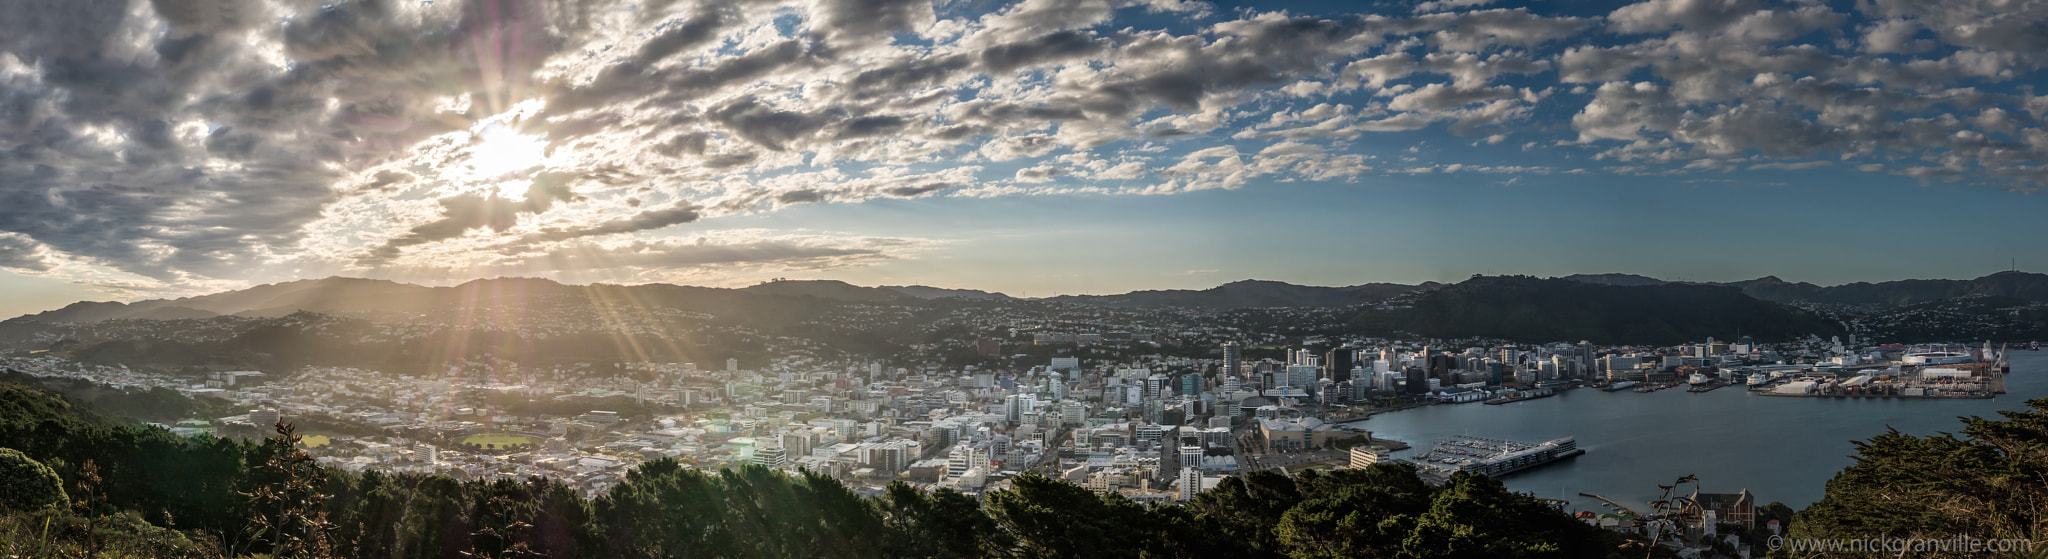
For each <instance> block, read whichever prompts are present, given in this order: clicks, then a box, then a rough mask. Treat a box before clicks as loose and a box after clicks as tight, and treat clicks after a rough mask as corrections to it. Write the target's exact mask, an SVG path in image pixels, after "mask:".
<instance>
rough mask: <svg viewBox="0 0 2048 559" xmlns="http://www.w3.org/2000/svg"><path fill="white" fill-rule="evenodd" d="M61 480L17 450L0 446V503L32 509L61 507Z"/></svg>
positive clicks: (1, 505)
mask: <svg viewBox="0 0 2048 559" xmlns="http://www.w3.org/2000/svg"><path fill="white" fill-rule="evenodd" d="M67 500H68V498H67V497H65V496H64V480H62V479H59V478H58V477H57V472H55V471H52V470H51V469H50V467H49V466H44V465H43V463H42V462H37V461H35V459H33V458H29V457H28V455H26V454H22V453H21V451H18V450H14V449H11V448H0V507H4V508H9V509H14V510H20V511H33V510H39V509H45V508H56V507H63V506H64V503H65V502H66V501H67Z"/></svg>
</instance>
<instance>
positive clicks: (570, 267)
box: [520, 236, 921, 272]
mask: <svg viewBox="0 0 2048 559" xmlns="http://www.w3.org/2000/svg"><path fill="white" fill-rule="evenodd" d="M919 244H921V243H920V242H918V241H915V240H909V239H892V238H867V239H859V240H856V241H854V242H845V241H843V240H828V239H822V238H817V237H803V236H790V237H770V238H761V239H746V240H730V241H716V240H712V239H710V238H706V237H699V238H697V239H696V240H694V241H687V242H685V241H638V242H632V243H627V244H622V245H616V246H601V245H579V246H569V247H563V248H559V249H555V250H552V251H549V252H547V253H546V254H542V255H538V256H534V257H530V258H528V259H527V260H526V263H525V264H523V265H521V266H520V267H521V268H523V269H527V270H532V271H540V272H550V271H577V270H606V269H614V268H624V269H631V270H641V271H644V270H660V269H675V268H683V269H689V268H732V267H747V268H758V267H773V268H775V269H780V270H830V269H838V268H845V267H849V266H858V265H865V264H871V263H873V262H874V261H877V260H886V259H890V258H894V257H895V256H894V255H893V254H892V251H898V250H908V249H911V248H913V247H915V246H917V245H919Z"/></svg>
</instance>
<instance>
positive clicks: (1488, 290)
mask: <svg viewBox="0 0 2048 559" xmlns="http://www.w3.org/2000/svg"><path fill="white" fill-rule="evenodd" d="M1350 323H1351V325H1352V326H1353V327H1354V328H1356V329H1357V330H1358V331H1360V332H1363V333H1366V334H1369V335H1381V336H1395V335H1400V334H1402V333H1406V334H1412V335H1420V336H1426V337H1438V338H1458V337H1473V336H1477V337H1491V338H1503V339H1511V340H1521V341H1527V342H1550V341H1558V340H1589V341H1592V342H1594V343H1600V344H1675V343H1683V342H1686V341H1697V340H1702V339H1706V338H1707V337H1709V336H1721V337H1724V338H1725V337H1728V336H1732V335H1734V334H1736V333H1738V332H1739V333H1741V334H1744V335H1749V336H1753V337H1755V338H1756V339H1758V340H1764V341H1779V340H1787V339H1792V338H1796V337H1802V336H1805V335H1808V334H1814V335H1819V336H1823V337H1825V336H1830V335H1835V334H1836V333H1838V332H1840V328H1841V326H1840V325H1839V324H1837V323H1835V322H1833V321H1830V320H1827V319H1824V318H1822V317H1820V316H1817V315H1814V314H1812V313H1809V312H1806V311H1803V310H1800V309H1797V308H1793V307H1790V306H1787V305H1784V304H1780V303H1774V302H1770V301H1763V300H1759V299H1756V298H1753V297H1750V296H1748V295H1744V294H1743V293H1742V291H1741V290H1740V289H1737V288H1734V287H1724V286H1710V285H1689V284H1660V285H1609V284H1599V283H1589V282H1584V281H1576V280H1570V279H1542V278H1533V277H1527V276H1479V277H1474V278H1472V279H1469V280H1466V281H1464V282H1460V283H1457V284H1454V285H1450V286H1446V287H1443V288H1440V289H1435V290H1431V291H1427V292H1422V293H1419V294H1417V295H1415V296H1413V297H1412V298H1409V299H1406V300H1400V301H1396V302H1392V303H1389V304H1386V305H1380V306H1375V307H1369V308H1366V309H1364V310H1362V311H1360V312H1359V313H1358V314H1357V315H1355V316H1353V317H1352V318H1351V320H1350Z"/></svg>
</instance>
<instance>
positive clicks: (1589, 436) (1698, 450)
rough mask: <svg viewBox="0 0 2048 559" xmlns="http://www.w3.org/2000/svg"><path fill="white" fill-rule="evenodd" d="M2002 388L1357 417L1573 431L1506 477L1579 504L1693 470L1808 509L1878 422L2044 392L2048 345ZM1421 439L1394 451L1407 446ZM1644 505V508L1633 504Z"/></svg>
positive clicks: (1658, 397)
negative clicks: (1566, 443)
mask: <svg viewBox="0 0 2048 559" xmlns="http://www.w3.org/2000/svg"><path fill="white" fill-rule="evenodd" d="M2011 355H2012V358H2011V359H2010V361H2011V363H2012V370H2013V373H2012V374H2010V375H2007V376H2006V378H2005V381H2006V390H2007V393H2006V394H2001V395H1999V396H1998V397H1997V398H1994V399H1988V400H1970V399H1955V400H1951V399H1892V398H1861V399H1859V398H1769V397H1763V396H1761V395H1756V394H1750V393H1749V392H1748V391H1745V390H1715V391H1711V392H1702V393H1692V392H1686V391H1683V390H1662V391H1656V392H1649V393H1637V392H1632V391H1619V392H1602V391H1599V390H1592V389H1575V390H1567V391H1564V392H1562V393H1560V394H1558V395H1557V396H1554V397H1550V398H1541V399H1534V400H1528V401H1522V402H1515V403H1512V404H1506V405H1499V406H1484V405H1472V404H1447V405H1435V406H1425V407H1421V408H1415V409H1410V410H1404V411H1397V412H1389V413H1382V414H1378V415H1375V416H1373V417H1372V418H1371V419H1368V420H1364V421H1359V422H1353V423H1351V425H1354V426H1357V427H1360V428H1364V429H1369V430H1372V431H1373V435H1374V436H1375V437H1380V438H1387V439H1394V440H1399V441H1405V442H1407V443H1409V444H1411V445H1416V446H1418V447H1422V448H1427V447H1428V446H1429V443H1430V442H1431V441H1437V440H1442V439H1446V438H1449V437H1451V436H1453V435H1471V436H1479V437H1489V438H1497V439H1508V440H1517V441H1547V440H1551V439H1557V438H1561V437H1576V438H1577V439H1578V444H1579V448H1581V449H1584V450H1585V451H1586V454H1585V455H1583V456H1579V457H1577V458H1571V459H1568V460H1563V461H1560V462H1557V463H1554V464H1549V465H1546V466H1542V467H1539V468H1536V469H1532V470H1529V471H1525V472H1520V473H1516V474H1512V475H1509V476H1507V477H1504V478H1502V481H1503V482H1505V483H1507V485H1508V487H1509V488H1510V489H1514V490H1516V491H1524V492H1529V493H1533V494H1535V495H1536V496H1538V497H1544V498H1551V499H1565V500H1568V501H1571V503H1572V505H1571V507H1572V510H1591V511H1596V512H1605V511H1607V510H1608V509H1607V507H1606V506H1604V505H1602V504H1600V503H1599V502H1598V501H1596V500H1594V499H1590V498H1586V497H1581V496H1579V495H1578V494H1579V493H1580V492H1585V493H1594V494H1599V495H1602V496H1605V497H1607V498H1609V499H1613V500H1615V501H1617V502H1620V503H1623V504H1627V505H1630V506H1637V505H1641V504H1643V503H1645V502H1647V501H1649V500H1650V499H1653V498H1655V497H1656V494H1657V491H1658V489H1657V485H1659V484H1669V483H1671V481H1672V480H1674V479H1677V478H1678V477H1679V476H1683V475H1686V474H1695V475H1698V476H1699V478H1700V482H1701V488H1702V490H1704V491H1709V492H1727V493H1733V492H1735V491H1738V490H1741V489H1745V488H1747V489H1749V491H1750V492H1751V493H1753V494H1755V495H1756V497H1757V504H1758V505H1763V504H1765V503H1769V502H1771V501H1781V502H1784V503H1785V504H1786V505H1789V506H1791V507H1793V508H1801V507H1804V506H1806V505H1807V504H1810V503H1812V502H1813V501H1816V500H1819V499H1820V498H1821V496H1822V494H1823V493H1824V492H1825V490H1826V484H1827V481H1828V479H1830V478H1832V477H1834V475H1835V473H1836V472H1838V471H1840V470H1841V469H1842V468H1843V467H1846V466H1848V465H1849V464H1851V463H1853V462H1854V460H1853V459H1852V458H1850V456H1851V455H1852V454H1853V453H1854V452H1855V447H1854V445H1852V444H1850V441H1852V440H1862V439H1867V438H1870V437H1872V436H1875V435H1877V434H1880V433H1883V432H1884V430H1885V427H1886V426H1887V425H1889V426H1891V427H1894V428H1897V429H1898V430H1899V431H1900V432H1904V433H1910V434H1914V435H1932V434H1935V433H1938V432H1943V431H1946V432H1951V433H1953V432H1957V431H1959V430H1961V429H1962V422H1961V421H1959V420H1957V416H1968V415H1977V416H1986V417H1992V416H1996V413H1997V412H1998V411H1999V410H2016V409H2023V408H2025V407H2026V400H2027V399H2028V398H2038V397H2043V396H2048V352H2034V351H2014V352H2012V354H2011ZM1409 452H1417V450H1408V451H1398V452H1395V453H1394V454H1393V455H1394V456H1397V457H1398V456H1406V455H1407V453H1409ZM1638 510H1641V509H1638Z"/></svg>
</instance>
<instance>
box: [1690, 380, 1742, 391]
mask: <svg viewBox="0 0 2048 559" xmlns="http://www.w3.org/2000/svg"><path fill="white" fill-rule="evenodd" d="M1729 384H1732V383H1730V382H1728V381H1725V380H1717V381H1714V382H1709V383H1706V384H1695V385H1692V386H1690V387H1687V388H1686V389H1685V391H1686V392H1692V393H1695V394H1697V393H1700V392H1713V391H1715V390H1718V389H1720V388H1721V387H1724V386H1728V385H1729Z"/></svg>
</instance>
